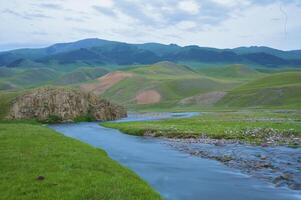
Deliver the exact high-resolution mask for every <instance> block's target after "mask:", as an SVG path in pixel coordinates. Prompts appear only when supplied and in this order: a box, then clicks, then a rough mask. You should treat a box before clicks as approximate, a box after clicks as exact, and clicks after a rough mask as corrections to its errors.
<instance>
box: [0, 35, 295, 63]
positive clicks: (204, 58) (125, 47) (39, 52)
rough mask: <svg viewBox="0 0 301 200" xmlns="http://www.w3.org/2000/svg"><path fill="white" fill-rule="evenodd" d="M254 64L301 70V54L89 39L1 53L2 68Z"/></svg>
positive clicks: (271, 50) (261, 49) (270, 50)
mask: <svg viewBox="0 0 301 200" xmlns="http://www.w3.org/2000/svg"><path fill="white" fill-rule="evenodd" d="M164 60H168V61H172V62H200V63H229V64H231V63H233V64H242V63H244V64H253V65H259V66H265V67H282V66H293V67H301V50H294V51H282V50H278V49H273V48H269V47H254V46H253V47H238V48H234V49H217V48H209V47H199V46H196V45H191V46H184V47H181V46H178V45H176V44H169V45H165V44H160V43H145V44H129V43H124V42H115V41H108V40H102V39H97V38H90V39H84V40H79V41H76V42H70V43H58V44H54V45H51V46H49V47H46V48H39V49H17V50H12V51H6V52H0V66H5V67H10V68H17V67H36V68H40V67H51V66H61V67H63V66H64V65H79V66H95V65H132V64H153V63H156V62H160V61H164Z"/></svg>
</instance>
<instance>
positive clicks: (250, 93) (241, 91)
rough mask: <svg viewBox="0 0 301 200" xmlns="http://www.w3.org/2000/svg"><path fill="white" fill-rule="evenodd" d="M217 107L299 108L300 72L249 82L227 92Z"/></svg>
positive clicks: (300, 104) (300, 94) (300, 98)
mask: <svg viewBox="0 0 301 200" xmlns="http://www.w3.org/2000/svg"><path fill="white" fill-rule="evenodd" d="M217 105H218V106H226V107H259V108H262V107H270V108H273V107H275V108H301V72H300V71H296V72H282V73H277V74H273V75H269V76H266V77H263V78H260V79H257V80H255V81H252V82H249V83H247V84H244V85H242V86H239V87H237V88H235V89H233V90H232V91H230V92H228V94H227V95H226V96H225V97H224V98H223V99H222V100H221V101H219V102H218V103H217Z"/></svg>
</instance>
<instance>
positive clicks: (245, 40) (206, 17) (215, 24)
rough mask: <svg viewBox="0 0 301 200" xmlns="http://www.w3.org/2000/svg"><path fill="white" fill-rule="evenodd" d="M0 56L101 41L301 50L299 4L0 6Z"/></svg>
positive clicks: (202, 1) (11, 0)
mask: <svg viewBox="0 0 301 200" xmlns="http://www.w3.org/2000/svg"><path fill="white" fill-rule="evenodd" d="M0 19H1V20H0V51H3V50H9V49H15V48H23V47H44V46H48V45H51V44H54V43H60V42H71V41H76V40H81V39H86V38H101V39H107V40H113V41H122V42H127V43H146V42H158V43H164V44H170V43H175V44H178V45H181V46H185V45H199V46H206V47H216V48H234V47H238V46H269V47H273V48H278V49H283V50H292V49H301V0H198V1H197V0H150V1H146V0H144V1H143V0H0Z"/></svg>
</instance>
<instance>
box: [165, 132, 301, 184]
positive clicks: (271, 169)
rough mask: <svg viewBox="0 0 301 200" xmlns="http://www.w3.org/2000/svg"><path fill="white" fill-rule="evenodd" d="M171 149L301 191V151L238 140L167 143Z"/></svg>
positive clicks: (181, 140)
mask: <svg viewBox="0 0 301 200" xmlns="http://www.w3.org/2000/svg"><path fill="white" fill-rule="evenodd" d="M163 141H164V143H165V144H167V145H168V146H170V147H172V148H175V149H176V150H179V151H181V152H185V153H187V154H190V155H192V156H197V157H201V158H206V159H212V160H217V161H219V162H221V163H223V164H224V165H226V166H228V167H231V168H234V169H237V170H240V171H241V172H243V173H244V174H248V175H251V176H252V177H255V178H258V179H262V180H264V181H267V182H269V183H271V184H273V185H274V186H275V187H288V188H290V189H292V190H301V172H300V165H301V149H300V148H287V147H262V146H254V145H249V144H246V143H242V142H239V141H235V140H220V139H219V140H216V139H205V138H200V139H165V140H163Z"/></svg>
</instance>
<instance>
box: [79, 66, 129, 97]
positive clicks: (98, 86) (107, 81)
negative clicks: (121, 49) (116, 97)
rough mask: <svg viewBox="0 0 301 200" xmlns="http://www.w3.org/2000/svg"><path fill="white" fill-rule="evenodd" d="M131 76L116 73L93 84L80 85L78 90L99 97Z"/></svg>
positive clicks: (125, 73)
mask: <svg viewBox="0 0 301 200" xmlns="http://www.w3.org/2000/svg"><path fill="white" fill-rule="evenodd" d="M132 76H133V74H132V73H128V72H121V71H116V72H112V73H109V74H106V75H104V76H102V77H100V78H98V79H96V80H97V82H95V83H85V84H82V85H81V86H80V88H81V89H82V90H84V91H89V92H94V93H95V94H97V95H100V94H102V93H104V92H105V91H106V90H107V89H109V88H111V87H112V86H113V85H115V84H117V83H119V82H120V81H122V80H123V79H125V78H128V77H132Z"/></svg>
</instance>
